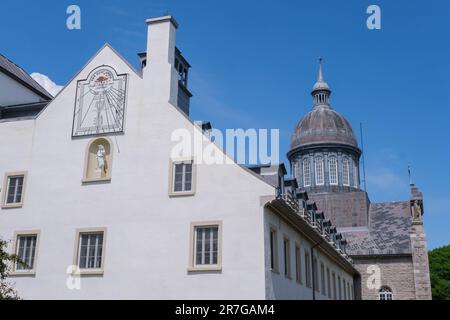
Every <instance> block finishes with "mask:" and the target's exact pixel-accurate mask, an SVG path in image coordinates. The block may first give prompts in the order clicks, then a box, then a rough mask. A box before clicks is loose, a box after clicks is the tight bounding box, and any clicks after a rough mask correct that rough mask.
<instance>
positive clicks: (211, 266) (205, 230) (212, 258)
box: [189, 222, 222, 271]
mask: <svg viewBox="0 0 450 320" xmlns="http://www.w3.org/2000/svg"><path fill="white" fill-rule="evenodd" d="M191 234H192V244H191V248H192V251H191V252H192V254H191V258H190V260H191V262H190V268H189V269H190V271H202V270H213V271H221V268H222V258H221V248H222V244H221V242H222V223H221V222H211V223H209V222H207V223H193V224H192V225H191Z"/></svg>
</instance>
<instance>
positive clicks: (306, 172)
mask: <svg viewBox="0 0 450 320" xmlns="http://www.w3.org/2000/svg"><path fill="white" fill-rule="evenodd" d="M302 169H303V186H304V187H310V186H311V164H310V162H309V159H308V158H306V159H303V163H302Z"/></svg>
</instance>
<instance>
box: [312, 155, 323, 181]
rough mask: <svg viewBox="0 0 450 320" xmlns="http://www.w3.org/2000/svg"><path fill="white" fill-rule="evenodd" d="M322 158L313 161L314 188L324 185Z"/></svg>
mask: <svg viewBox="0 0 450 320" xmlns="http://www.w3.org/2000/svg"><path fill="white" fill-rule="evenodd" d="M323 162H324V161H323V157H322V156H320V157H316V158H315V159H314V166H315V168H314V169H315V170H314V171H315V173H316V174H315V176H316V186H323V185H325V172H324V171H325V170H324V163H323Z"/></svg>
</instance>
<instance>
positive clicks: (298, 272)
mask: <svg viewBox="0 0 450 320" xmlns="http://www.w3.org/2000/svg"><path fill="white" fill-rule="evenodd" d="M295 279H296V281H297V282H298V283H300V284H302V283H303V280H302V257H301V249H300V247H299V246H296V247H295Z"/></svg>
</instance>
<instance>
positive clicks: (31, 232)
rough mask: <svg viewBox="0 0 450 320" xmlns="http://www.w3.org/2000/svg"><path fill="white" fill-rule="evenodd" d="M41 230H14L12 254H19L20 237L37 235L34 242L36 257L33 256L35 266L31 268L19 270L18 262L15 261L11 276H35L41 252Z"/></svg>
mask: <svg viewBox="0 0 450 320" xmlns="http://www.w3.org/2000/svg"><path fill="white" fill-rule="evenodd" d="M40 233H41V232H40V230H27V231H16V232H14V245H13V248H12V254H14V255H17V256H18V250H19V238H20V237H36V242H35V244H34V257H33V266H32V268H31V269H23V270H18V269H17V265H18V262H15V263H14V265H13V268H12V269H13V270H12V272H11V273H10V275H11V276H34V275H35V274H36V266H37V258H38V252H39V239H40Z"/></svg>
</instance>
